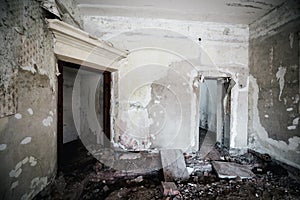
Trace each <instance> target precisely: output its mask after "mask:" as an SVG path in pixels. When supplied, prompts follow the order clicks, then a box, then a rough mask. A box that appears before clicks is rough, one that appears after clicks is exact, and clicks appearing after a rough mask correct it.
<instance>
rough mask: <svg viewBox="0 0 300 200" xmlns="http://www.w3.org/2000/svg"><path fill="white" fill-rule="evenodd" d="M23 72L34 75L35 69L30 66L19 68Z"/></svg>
mask: <svg viewBox="0 0 300 200" xmlns="http://www.w3.org/2000/svg"><path fill="white" fill-rule="evenodd" d="M21 68H22V69H23V70H25V71H29V72H31V73H32V74H35V73H36V69H35V68H34V66H32V65H28V66H25V67H21Z"/></svg>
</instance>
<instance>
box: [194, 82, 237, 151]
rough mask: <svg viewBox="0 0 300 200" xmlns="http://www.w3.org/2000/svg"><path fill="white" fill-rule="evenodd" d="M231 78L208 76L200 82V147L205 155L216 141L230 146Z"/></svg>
mask: <svg viewBox="0 0 300 200" xmlns="http://www.w3.org/2000/svg"><path fill="white" fill-rule="evenodd" d="M232 84H233V81H232V80H231V79H230V78H206V79H205V80H204V81H203V82H201V83H200V109H199V148H200V156H202V157H204V156H205V155H206V154H207V153H209V152H210V151H211V149H212V148H213V147H214V145H215V143H216V142H219V143H221V144H222V145H224V146H225V147H229V142H230V104H231V103H230V96H231V92H230V90H231V88H232V87H231V86H230V85H232Z"/></svg>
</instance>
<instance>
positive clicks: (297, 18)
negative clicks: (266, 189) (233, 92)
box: [249, 0, 300, 168]
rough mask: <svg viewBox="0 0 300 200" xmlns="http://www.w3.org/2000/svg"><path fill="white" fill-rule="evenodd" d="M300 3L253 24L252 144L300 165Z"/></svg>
mask: <svg viewBox="0 0 300 200" xmlns="http://www.w3.org/2000/svg"><path fill="white" fill-rule="evenodd" d="M299 27H300V3H299V1H292V0H291V1H287V2H286V3H284V4H283V5H282V6H281V7H279V8H276V9H275V10H273V11H272V12H270V13H269V14H267V15H266V16H264V17H263V18H262V19H260V20H258V21H256V22H255V23H253V24H251V25H250V46H249V66H250V75H251V76H250V88H249V146H250V147H251V148H253V149H255V150H257V151H260V152H264V153H269V154H271V155H272V156H273V157H275V158H276V159H278V160H281V161H284V162H287V163H289V164H291V165H293V166H295V167H298V168H300V145H299V144H300V131H299V94H300V92H299V77H300V75H299V61H300V59H299V55H300V53H299V31H300V28H299Z"/></svg>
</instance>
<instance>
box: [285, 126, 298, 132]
mask: <svg viewBox="0 0 300 200" xmlns="http://www.w3.org/2000/svg"><path fill="white" fill-rule="evenodd" d="M296 128H297V126H294V125H293V126H288V127H287V129H288V130H289V131H290V130H295V129H296Z"/></svg>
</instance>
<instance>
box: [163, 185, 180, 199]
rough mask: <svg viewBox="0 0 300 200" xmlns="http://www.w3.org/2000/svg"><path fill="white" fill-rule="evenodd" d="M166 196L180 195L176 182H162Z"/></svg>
mask: <svg viewBox="0 0 300 200" xmlns="http://www.w3.org/2000/svg"><path fill="white" fill-rule="evenodd" d="M161 185H162V188H163V194H164V196H175V195H178V194H179V191H178V189H177V186H176V185H175V183H174V182H161Z"/></svg>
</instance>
